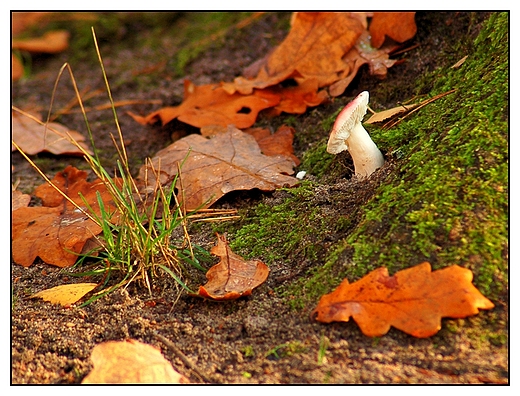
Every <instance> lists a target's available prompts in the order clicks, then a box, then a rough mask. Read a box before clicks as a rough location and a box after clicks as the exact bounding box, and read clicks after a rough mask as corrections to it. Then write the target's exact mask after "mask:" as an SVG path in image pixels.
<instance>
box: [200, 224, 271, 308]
mask: <svg viewBox="0 0 520 396" xmlns="http://www.w3.org/2000/svg"><path fill="white" fill-rule="evenodd" d="M217 238H218V241H217V245H216V246H214V247H213V248H211V254H214V255H215V256H219V257H220V258H221V260H220V262H219V263H218V264H216V265H214V266H213V267H211V268H210V269H209V270H208V272H207V273H206V278H208V283H206V284H205V285H204V286H200V287H199V292H198V294H196V295H197V296H200V297H205V298H210V299H213V300H235V299H237V298H239V297H242V296H248V295H250V294H251V292H252V291H253V289H254V288H255V287H258V286H260V285H261V284H262V283H264V282H265V280H266V279H267V276H268V275H269V267H267V266H266V265H265V264H264V263H262V262H261V261H258V260H251V261H245V260H244V259H243V258H242V257H240V256H239V255H238V254H236V253H234V252H232V251H231V249H230V248H229V246H228V244H227V240H226V237H225V236H224V235H218V234H217Z"/></svg>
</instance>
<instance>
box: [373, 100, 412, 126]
mask: <svg viewBox="0 0 520 396" xmlns="http://www.w3.org/2000/svg"><path fill="white" fill-rule="evenodd" d="M417 106H419V104H418V103H414V104H411V105H399V106H397V107H393V108H391V109H387V110H383V111H380V112H377V113H374V114H372V116H370V118H369V119H368V120H366V121H365V122H364V123H365V124H377V123H378V122H383V121H385V120H387V119H389V118H392V117H395V116H396V115H399V114H402V113H406V112H408V111H410V110H413V109H415V108H416V107H417Z"/></svg>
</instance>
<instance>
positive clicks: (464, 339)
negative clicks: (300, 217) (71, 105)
mask: <svg viewBox="0 0 520 396" xmlns="http://www.w3.org/2000/svg"><path fill="white" fill-rule="evenodd" d="M175 18H182V15H181V16H177V17H175ZM175 18H172V21H175V20H176V19H175ZM289 18H290V15H289V14H284V13H281V14H278V13H276V14H269V15H265V16H263V17H261V18H259V19H258V20H256V21H255V22H254V23H252V24H250V25H248V26H246V27H244V28H242V29H240V31H238V30H237V29H232V30H231V31H228V32H227V34H226V35H225V36H223V39H222V40H223V43H222V42H221V41H219V40H220V39H218V40H216V41H215V43H214V44H212V45H210V46H209V48H207V49H206V50H205V51H203V52H201V53H200V54H199V55H198V56H197V57H196V58H195V59H194V60H193V61H191V62H190V63H188V65H187V66H186V75H183V76H178V77H172V76H171V75H169V73H168V69H167V66H165V67H166V69H163V70H161V69H159V70H158V71H155V72H153V73H155V74H151V75H150V74H147V73H144V72H143V74H139V73H136V72H139V71H143V70H146V68H149V67H150V66H152V65H157V64H160V63H161V61H163V60H164V61H165V62H166V65H168V63H167V62H168V52H167V50H165V49H167V48H168V45H169V41H168V37H167V36H165V37H164V38H163V43H162V45H163V47H160V46H159V48H155V47H152V46H149V45H147V44H146V43H147V39H148V38H149V39H150V40H151V38H152V37H153V35H157V34H161V32H160V30H157V29H152V28H151V27H149V26H148V25H144V26H140V25H139V24H138V23H136V22H135V21H133V22H132V23H133V25H131V26H132V27H133V28H134V29H136V30H137V32H138V34H136V33H135V31H134V32H130V29H129V28H128V27H126V28H123V27H122V28H121V29H120V30H118V31H117V32H116V34H115V35H114V40H112V41H111V40H109V39H108V38H106V39H105V40H104V41H103V42H102V45H101V51H102V54H103V56H104V62H105V68H106V69H107V71H108V74H109V79H110V82H111V86H112V90H113V92H112V93H113V96H114V98H115V100H116V101H117V100H123V99H139V100H143V101H144V100H151V99H160V100H162V101H163V104H165V105H173V104H178V103H179V102H180V100H181V99H182V92H183V80H184V78H189V79H190V80H191V81H193V82H194V83H195V84H205V83H211V82H218V81H231V80H232V79H233V78H234V77H236V76H238V75H240V74H241V73H242V71H243V69H244V68H245V67H247V66H248V65H249V64H251V63H252V62H254V61H255V60H257V59H259V58H261V57H262V56H263V55H265V54H266V53H267V52H268V51H269V50H270V49H271V48H273V47H274V46H275V45H276V44H277V43H279V42H280V41H281V40H282V39H283V38H284V37H285V35H286V33H287V30H286V29H287V26H288V24H287V21H288V19H289ZM484 18H485V14H483V13H479V14H478V15H477V16H476V17H475V18H474V19H473V17H471V16H470V15H469V14H467V13H455V12H449V13H435V15H433V14H432V13H418V14H417V25H418V33H417V35H416V38H415V39H414V40H413V42H412V43H411V45H413V44H416V43H417V44H420V45H419V46H418V47H417V48H416V49H414V50H413V51H410V53H408V54H407V56H406V62H405V63H402V64H400V65H397V66H395V67H394V68H391V69H389V74H388V78H387V79H386V80H383V81H377V80H374V79H373V78H372V77H370V76H369V74H368V72H367V70H363V71H362V72H361V73H360V75H359V77H357V78H356V80H355V81H354V82H353V83H352V85H351V86H350V87H349V88H348V90H347V92H345V94H344V96H343V98H344V100H342V101H335V102H332V103H328V104H325V105H322V106H320V107H319V109H317V110H315V111H309V112H308V113H307V114H305V115H303V116H299V117H296V126H295V128H296V129H297V130H298V129H299V128H301V129H305V126H306V125H309V124H310V123H316V122H318V120H319V119H320V118H322V117H324V116H325V115H330V114H332V113H334V112H335V111H337V109H338V108H339V107H341V106H342V105H344V104H345V103H346V102H347V101H348V100H349V99H350V98H352V97H353V96H354V95H355V94H357V93H358V92H359V91H361V90H365V89H367V90H369V91H371V92H372V91H373V92H377V91H378V90H380V91H381V92H383V91H385V90H386V91H388V90H396V91H399V90H400V89H401V88H400V86H401V84H400V82H402V81H405V80H410V79H414V77H416V76H418V75H420V74H421V73H424V72H426V71H431V70H432V69H434V68H435V67H436V66H437V65H438V62H439V61H440V59H441V58H440V57H439V54H441V53H442V52H443V51H446V50H449V48H452V47H451V46H452V45H453V43H456V42H457V40H458V38H457V35H470V36H471V37H475V36H476V34H478V29H479V23H480V22H481V21H482V20H483V19H484ZM475 20H476V22H475ZM447 21H449V23H448V22H447ZM470 21H471V22H470ZM172 23H173V22H172ZM468 27H470V28H468ZM136 35H137V36H139V38H140V40H138V41H137V40H136ZM70 55H71V54H70V52H69V53H66V54H60V55H56V56H52V57H51V56H45V57H36V58H35V59H33V64H32V75H31V76H30V78H29V79H27V80H23V81H20V82H16V83H13V86H12V97H13V104H15V105H18V106H20V107H22V106H24V105H38V106H40V108H41V109H42V111H45V110H47V108H48V106H49V103H50V97H51V93H52V90H53V86H54V82H55V78H56V74H57V71H58V70H59V68H60V67H61V65H62V64H63V62H64V61H66V60H67V59H68V57H69V56H70ZM94 57H95V53H94V52H92V58H94ZM95 64H96V63H95V62H94V61H91V62H76V63H75V64H73V65H72V67H73V71H74V74H75V78H76V80H77V81H78V85H79V86H80V89H82V88H86V87H88V88H89V89H90V90H91V91H94V90H96V89H102V88H103V81H102V75H101V72H100V71H99V68H96V66H95ZM139 76H143V77H142V78H141V77H139ZM151 79H153V80H154V81H153V84H152V83H149V81H150V80H151ZM67 80H68V78H67V77H64V82H63V84H61V85H60V89H58V92H57V95H56V99H55V108H60V107H62V106H65V105H66V104H67V103H68V102H69V101H70V100H71V99H73V91H72V90H71V89H70V84H69V83H68V82H67ZM143 81H144V83H143ZM403 86H406V87H409V86H410V85H409V84H403ZM404 89H409V88H404ZM407 94H410V95H411V92H400V95H396V96H391V98H392V97H408V96H410V95H407ZM391 98H390V99H389V101H388V103H387V105H388V106H393V105H395V103H392V99H391ZM103 103H106V97H105V96H103V95H98V96H96V97H94V98H93V99H91V100H90V101H89V103H88V104H89V106H94V105H97V104H103ZM155 108H157V105H155V106H154V105H151V104H149V105H142V104H141V105H135V106H129V107H126V108H124V109H120V110H119V118H120V123H121V127H122V130H123V134H124V136H125V138H126V139H127V143H128V146H127V150H128V152H129V155H130V157H131V158H132V159H133V161H134V162H133V163H132V164H133V166H134V170H137V169H138V168H139V166H140V165H141V164H142V161H143V160H144V158H145V157H147V156H153V155H154V154H155V153H156V152H157V151H158V150H159V149H161V148H163V147H165V146H167V145H168V144H170V143H171V135H172V133H174V134H183V133H186V132H185V131H183V130H182V129H181V128H184V127H183V126H182V125H179V124H176V123H171V125H168V126H166V127H164V128H161V127H147V126H141V125H138V124H137V123H136V122H134V121H133V120H132V119H131V118H130V117H128V116H126V114H124V111H126V110H131V111H134V112H137V113H141V114H147V113H148V112H149V111H151V110H152V109H155ZM60 122H62V123H63V124H65V125H67V126H69V127H70V128H72V129H77V130H79V131H84V130H85V128H84V122H83V119H82V116H81V115H80V114H67V115H64V116H62V117H61V118H60ZM89 122H90V124H91V127H92V131H93V133H94V137H95V141H96V143H97V144H98V147H100V148H101V149H102V151H103V157H104V158H106V159H107V160H110V159H112V160H113V158H114V154H115V151H114V150H113V148H112V145H111V142H110V138H109V133H110V132H114V131H115V129H114V126H113V118H112V115H111V113H110V111H99V112H91V113H89ZM283 122H284V119H283V117H282V118H281V119H277V120H268V119H260V120H259V123H260V124H262V125H269V126H272V127H274V128H276V127H277V126H278V125H280V124H282V123H283ZM184 129H186V128H184ZM188 132H191V131H190V130H189V128H188ZM327 134H328V131H323V134H322V135H321V136H315V137H309V136H302V137H301V138H297V139H296V141H295V145H294V146H295V154H296V155H297V156H298V157H300V158H301V156H302V155H303V154H304V152H305V151H306V150H307V149H308V147H309V146H310V145H311V144H312V143H313V142H316V141H317V140H319V139H321V138H323V137H324V136H326V135H327ZM38 159H39V162H38V163H39V166H41V167H42V169H43V170H44V171H45V173H46V174H48V175H49V176H53V175H54V174H55V173H56V172H57V171H59V170H62V169H63V168H64V167H65V166H66V165H69V164H72V165H75V166H78V165H79V164H81V162H82V160H81V159H77V158H71V157H64V156H51V155H38ZM12 165H13V166H14V170H13V172H12V181H13V182H14V181H16V180H18V179H19V183H20V184H19V189H21V190H22V191H23V192H26V193H30V192H31V191H32V189H33V188H34V187H35V186H36V185H39V184H41V182H42V181H41V179H40V178H39V176H38V175H37V174H36V173H35V172H34V171H33V170H32V169H31V167H30V166H29V165H28V164H27V163H26V162H25V160H23V159H22V157H21V156H20V155H19V154H18V153H13V155H12ZM391 171H392V163H391V161H390V162H389V163H387V164H386V165H385V168H383V169H382V170H381V172H379V173H378V174H377V175H376V176H375V177H374V178H373V179H372V180H371V181H370V183H366V184H364V185H362V186H361V185H356V181H355V180H353V179H345V178H343V179H337V180H327V181H319V183H318V184H317V186H316V192H317V194H316V195H317V198H316V201H315V203H316V205H324V208H325V205H326V202H325V201H326V199H324V197H325V196H327V194H329V195H330V194H332V193H334V192H338V191H340V192H342V193H344V196H345V200H344V201H343V202H341V203H338V204H337V205H336V206H334V205H329V204H327V205H329V206H327V208H326V209H327V210H331V211H339V210H341V209H342V208H343V210H344V208H345V205H352V207H353V208H354V207H356V206H359V205H362V204H363V201H364V199H362V198H356V199H354V198H353V196H354V195H353V191H355V190H357V191H359V190H364V193H365V197H366V196H370V195H371V192H372V191H373V189H374V188H375V187H376V186H377V185H378V184H379V183H384V179H385V176H386V175H387V174H388V173H390V172H391ZM283 197H284V192H283V191H281V192H275V193H265V194H260V193H258V192H250V193H238V194H233V195H232V196H231V197H228V198H225V199H223V200H222V201H221V202H219V205H221V206H225V207H236V208H247V207H252V206H254V205H257V204H258V203H260V202H264V203H268V204H269V203H271V204H272V203H273V202H276V201H277V200H278V201H279V200H281V199H283ZM358 197H359V195H358ZM340 205H341V206H340ZM191 237H192V242H193V243H196V244H199V245H200V246H202V247H204V248H206V249H209V248H210V247H211V246H212V245H213V244H214V243H215V237H214V232H213V230H212V229H211V227H205V226H204V227H199V228H197V229H196V230H195V231H194V233H193V234H192V236H191ZM340 237H341V235H331V236H330V241H332V240H337V239H339V238H340ZM330 241H323V246H327V245H326V244H327V243H330ZM320 265H322V263H321V262H320V261H319V260H317V261H316V262H300V261H297V260H294V261H283V262H282V261H276V262H275V263H274V264H272V266H271V274H270V276H269V278H268V280H267V282H266V283H265V284H264V285H262V286H261V287H259V288H258V289H257V290H255V291H254V292H253V294H252V295H251V296H249V297H246V298H242V299H239V300H236V301H229V302H220V303H215V302H211V301H206V300H202V299H197V298H194V297H190V296H188V295H186V294H183V295H181V296H180V298H178V299H177V294H176V293H175V287H174V285H173V283H172V281H171V280H169V279H162V280H159V281H158V282H157V284H156V285H155V287H154V290H153V292H154V295H153V297H150V296H149V294H148V291H147V290H146V289H145V288H139V287H138V286H137V285H134V286H130V287H129V288H128V289H126V290H120V291H116V292H114V293H112V294H110V295H108V296H107V297H105V298H103V299H100V300H97V301H95V302H94V303H92V304H90V305H88V306H86V307H84V308H80V309H77V308H76V309H73V308H71V309H65V308H62V307H60V306H54V305H51V304H49V303H46V302H43V301H41V300H39V299H28V298H27V297H28V296H29V295H31V294H32V293H34V292H36V291H39V290H43V289H46V288H49V287H53V286H57V285H60V284H63V283H66V282H67V281H68V282H70V281H75V280H73V279H71V277H70V276H67V275H66V274H64V271H63V270H61V269H59V268H55V267H52V266H49V265H46V264H43V263H42V262H41V261H39V260H37V262H36V263H35V264H34V265H32V266H31V267H29V268H23V267H21V266H19V265H16V264H14V263H12V266H11V268H12V269H11V271H12V309H11V313H12V318H11V345H12V356H11V363H12V368H11V383H12V384H77V383H80V382H81V381H82V379H83V378H84V377H85V376H86V375H87V374H88V373H89V371H90V370H91V369H92V363H91V361H90V359H89V357H90V354H91V352H92V348H93V347H94V346H95V345H96V344H99V343H101V342H104V341H108V340H124V339H129V338H131V339H136V340H139V341H141V342H145V343H148V344H151V345H155V346H157V347H159V348H160V349H161V351H162V353H163V355H164V356H165V357H166V358H167V359H168V360H169V361H171V363H172V365H173V367H174V368H175V369H176V370H177V371H179V372H180V373H182V374H183V375H185V376H186V377H187V378H188V379H189V380H190V381H191V382H194V383H225V384H238V383H240V384H360V383H362V384H365V383H372V384H401V383H402V384H409V383H412V384H414V383H415V384H434V383H444V384H455V383H462V384H487V383H491V384H507V383H508V382H509V354H508V349H507V345H505V346H504V345H501V346H492V345H489V344H486V345H476V344H475V340H474V338H472V337H471V332H472V331H474V330H473V329H472V324H473V323H474V319H473V318H468V319H465V320H460V321H456V320H455V321H453V320H452V321H451V322H456V323H459V324H464V325H461V326H458V327H457V329H456V331H447V330H445V329H443V330H442V331H441V332H440V333H439V334H438V335H436V336H434V337H431V338H428V339H416V338H413V337H410V336H408V335H406V334H404V333H402V332H400V331H397V330H395V329H392V330H390V332H389V333H388V334H387V335H385V336H384V337H381V338H377V339H372V338H369V337H366V336H364V335H363V334H362V333H361V332H360V331H359V329H358V327H357V326H356V324H355V323H353V322H349V323H333V324H328V325H323V324H320V323H317V322H315V321H313V320H311V318H310V316H309V314H310V312H311V310H312V309H313V308H314V307H313V306H309V307H306V308H305V309H303V310H295V309H292V308H291V307H290V306H289V305H288V304H287V301H285V299H283V298H282V297H281V296H280V295H279V293H277V290H278V289H279V288H280V287H283V286H284V285H287V284H288V283H289V282H291V281H292V280H294V279H295V278H297V277H300V276H305V273H306V271H307V270H309V269H312V268H315V267H317V266H320ZM202 281H204V279H202ZM500 309H502V310H504V311H507V307H501V308H500ZM449 322H450V321H444V322H443V323H444V324H445V325H446V324H448V325H449ZM157 334H159V335H160V336H157ZM161 336H162V337H164V338H166V339H168V340H170V341H171V342H172V343H174V344H175V345H176V346H177V348H178V349H179V350H180V351H181V352H182V354H183V355H184V356H186V357H187V359H189V360H190V361H191V363H192V364H193V366H189V365H187V364H186V363H185V361H183V360H182V359H181V357H180V356H179V354H178V353H176V352H174V351H173V350H172V349H171V348H169V347H168V345H166V344H165V343H163V341H162V340H161V339H160V338H161ZM320 350H321V352H323V350H325V352H324V356H321V357H320ZM194 367H195V368H194Z"/></svg>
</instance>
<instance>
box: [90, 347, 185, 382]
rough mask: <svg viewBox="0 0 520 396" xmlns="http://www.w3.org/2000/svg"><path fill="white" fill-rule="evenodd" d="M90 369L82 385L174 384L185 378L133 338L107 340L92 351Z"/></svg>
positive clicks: (160, 356) (158, 351) (152, 349)
mask: <svg viewBox="0 0 520 396" xmlns="http://www.w3.org/2000/svg"><path fill="white" fill-rule="evenodd" d="M90 359H91V360H92V363H93V365H94V369H93V370H92V371H91V372H90V373H89V374H88V375H87V376H86V377H85V378H84V379H83V381H82V382H81V383H82V384H178V383H188V382H189V381H188V379H187V378H185V377H184V376H183V375H181V374H179V373H178V372H176V371H175V370H174V369H173V367H172V365H171V363H170V362H169V361H168V360H166V359H165V358H164V357H163V355H162V354H161V351H160V350H159V349H158V348H155V347H153V346H152V345H148V344H144V343H142V342H139V341H137V340H126V341H107V342H104V343H102V344H98V345H96V346H95V347H94V349H93V350H92V354H91V355H90Z"/></svg>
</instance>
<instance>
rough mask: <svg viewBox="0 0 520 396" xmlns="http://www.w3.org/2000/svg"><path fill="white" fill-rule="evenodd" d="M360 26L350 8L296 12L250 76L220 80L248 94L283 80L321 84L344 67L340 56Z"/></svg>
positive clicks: (345, 50) (331, 79)
mask: <svg viewBox="0 0 520 396" xmlns="http://www.w3.org/2000/svg"><path fill="white" fill-rule="evenodd" d="M363 30H364V27H363V24H362V22H361V21H360V18H359V16H358V15H356V14H355V13H350V12H298V13H296V14H295V15H294V17H293V21H292V25H291V30H290V32H289V34H288V36H287V37H286V38H285V40H284V41H283V42H282V43H281V44H280V45H279V46H278V47H277V48H276V49H275V50H274V51H273V52H272V53H271V54H270V55H269V57H268V58H267V60H266V61H265V63H264V64H263V65H262V67H261V68H260V70H259V72H258V74H257V76H256V77H255V78H254V79H246V78H244V77H237V78H236V79H235V80H234V82H233V83H225V84H223V86H224V89H226V90H227V91H228V92H230V93H234V92H235V91H238V92H240V93H243V94H250V93H251V92H253V89H255V88H266V87H270V86H273V85H276V84H278V83H280V82H282V81H284V80H287V79H290V78H293V79H295V80H296V81H301V80H306V79H310V78H313V79H316V80H317V81H318V86H319V87H325V86H328V85H330V84H332V83H333V82H335V81H336V80H337V79H338V78H337V73H338V72H340V71H342V70H344V69H345V67H348V66H346V65H345V63H344V61H343V59H342V58H343V56H344V55H345V54H346V53H347V52H348V51H349V50H350V48H352V47H353V46H354V44H355V43H356V40H357V38H358V37H359V35H360V34H361V32H362V31H363Z"/></svg>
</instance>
